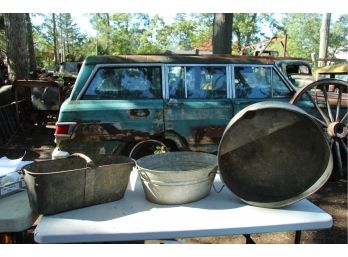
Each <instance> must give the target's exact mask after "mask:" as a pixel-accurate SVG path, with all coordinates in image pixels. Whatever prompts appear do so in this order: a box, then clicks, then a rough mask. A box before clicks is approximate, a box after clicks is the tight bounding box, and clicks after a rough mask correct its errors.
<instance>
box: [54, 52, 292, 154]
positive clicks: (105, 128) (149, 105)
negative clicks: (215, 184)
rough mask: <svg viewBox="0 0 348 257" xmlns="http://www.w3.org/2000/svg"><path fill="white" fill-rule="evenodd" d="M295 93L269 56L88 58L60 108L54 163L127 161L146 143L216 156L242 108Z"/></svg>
mask: <svg viewBox="0 0 348 257" xmlns="http://www.w3.org/2000/svg"><path fill="white" fill-rule="evenodd" d="M295 91H296V90H295V88H294V87H293V85H292V84H291V82H290V81H289V80H288V79H287V78H286V77H285V76H284V75H283V73H282V72H281V71H280V70H279V69H278V68H276V66H275V65H274V60H273V59H272V58H267V57H244V56H243V57H241V56H235V57H233V56H213V55H210V56H200V55H194V56H186V55H127V56H91V57H87V58H86V60H85V61H84V63H83V65H82V67H81V70H80V72H79V75H78V77H77V80H76V82H75V85H74V87H73V90H72V92H71V95H70V97H69V98H68V99H67V100H66V101H65V102H64V103H63V105H62V107H61V109H60V113H59V118H58V122H57V124H56V132H55V141H56V144H57V147H56V149H55V151H54V152H53V158H58V157H64V156H67V155H69V154H71V153H74V152H82V153H85V154H110V153H114V154H125V155H128V154H129V153H130V151H131V149H132V148H133V147H134V145H136V144H137V143H138V142H142V141H146V140H150V141H153V142H155V141H154V140H156V142H158V141H159V142H161V143H162V144H164V145H165V146H167V147H168V148H170V149H171V150H190V151H203V152H210V153H214V152H217V149H218V145H219V141H220V139H221V136H222V134H223V132H224V129H225V127H226V125H227V124H228V122H229V121H230V119H231V118H232V117H233V116H234V115H235V114H236V113H238V112H239V111H240V110H241V109H243V108H244V107H246V106H248V105H250V104H253V103H255V102H260V101H265V100H277V101H285V102H289V100H290V99H291V97H292V96H293V95H294V93H295Z"/></svg>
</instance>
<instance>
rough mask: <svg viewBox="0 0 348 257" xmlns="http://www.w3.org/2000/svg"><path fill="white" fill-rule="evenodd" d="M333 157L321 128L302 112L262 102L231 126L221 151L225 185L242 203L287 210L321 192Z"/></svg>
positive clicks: (241, 112) (220, 161) (237, 116)
mask: <svg viewBox="0 0 348 257" xmlns="http://www.w3.org/2000/svg"><path fill="white" fill-rule="evenodd" d="M332 165H333V162H332V155H331V151H330V148H329V144H328V142H327V139H326V137H325V136H324V134H323V131H322V129H321V128H320V127H319V126H318V124H317V123H316V122H315V121H314V120H313V119H312V118H311V117H310V116H309V115H307V114H306V112H305V111H303V110H302V109H300V108H299V107H297V106H294V105H290V104H288V103H281V102H261V103H257V104H253V105H250V106H248V107H246V108H245V109H243V110H242V111H240V112H239V113H238V114H237V115H236V116H235V117H233V119H232V120H231V121H230V122H229V124H228V125H227V127H226V129H225V131H224V134H223V136H222V139H221V142H220V145H219V150H218V166H219V170H220V175H221V178H222V180H223V182H224V183H225V185H226V186H227V187H228V188H229V189H230V190H231V191H232V192H233V193H234V194H235V195H237V196H238V197H239V198H240V199H241V200H242V201H244V202H246V203H248V204H250V205H255V206H260V207H270V208H273V207H282V206H286V205H289V204H292V203H294V202H296V201H298V200H300V199H303V198H305V197H307V196H309V195H310V194H312V193H314V192H315V191H316V190H318V189H319V188H320V187H321V186H322V185H323V184H324V183H325V182H326V181H327V180H328V178H329V176H330V174H331V171H332Z"/></svg>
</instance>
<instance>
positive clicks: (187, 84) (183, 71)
mask: <svg viewBox="0 0 348 257" xmlns="http://www.w3.org/2000/svg"><path fill="white" fill-rule="evenodd" d="M168 85H169V97H170V98H177V99H180V98H190V99H221V98H226V97H227V82H226V67H224V66H182V67H181V66H175V67H169V68H168Z"/></svg>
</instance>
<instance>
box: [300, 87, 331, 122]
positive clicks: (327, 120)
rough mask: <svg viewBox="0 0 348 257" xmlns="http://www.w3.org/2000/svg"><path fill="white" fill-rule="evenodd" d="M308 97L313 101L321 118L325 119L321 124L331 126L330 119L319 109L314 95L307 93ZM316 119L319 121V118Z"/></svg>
mask: <svg viewBox="0 0 348 257" xmlns="http://www.w3.org/2000/svg"><path fill="white" fill-rule="evenodd" d="M306 95H307V96H308V97H309V100H311V102H312V103H313V105H314V106H315V108H316V109H317V111H318V112H319V113H320V115H321V117H322V118H323V119H324V121H322V122H321V123H323V122H325V123H324V124H326V125H327V124H329V123H330V120H329V118H328V117H327V116H326V115H325V113H324V112H323V110H322V109H321V108H320V107H319V105H318V103H317V101H315V100H314V99H313V97H312V95H311V94H310V93H309V92H308V91H306ZM315 119H316V120H318V119H319V118H317V117H315Z"/></svg>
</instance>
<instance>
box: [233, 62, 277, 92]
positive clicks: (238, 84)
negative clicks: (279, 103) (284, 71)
mask: <svg viewBox="0 0 348 257" xmlns="http://www.w3.org/2000/svg"><path fill="white" fill-rule="evenodd" d="M234 74H235V77H234V82H235V88H236V97H237V98H267V97H270V96H271V83H270V82H271V69H270V68H267V67H252V66H247V67H235V68H234Z"/></svg>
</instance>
